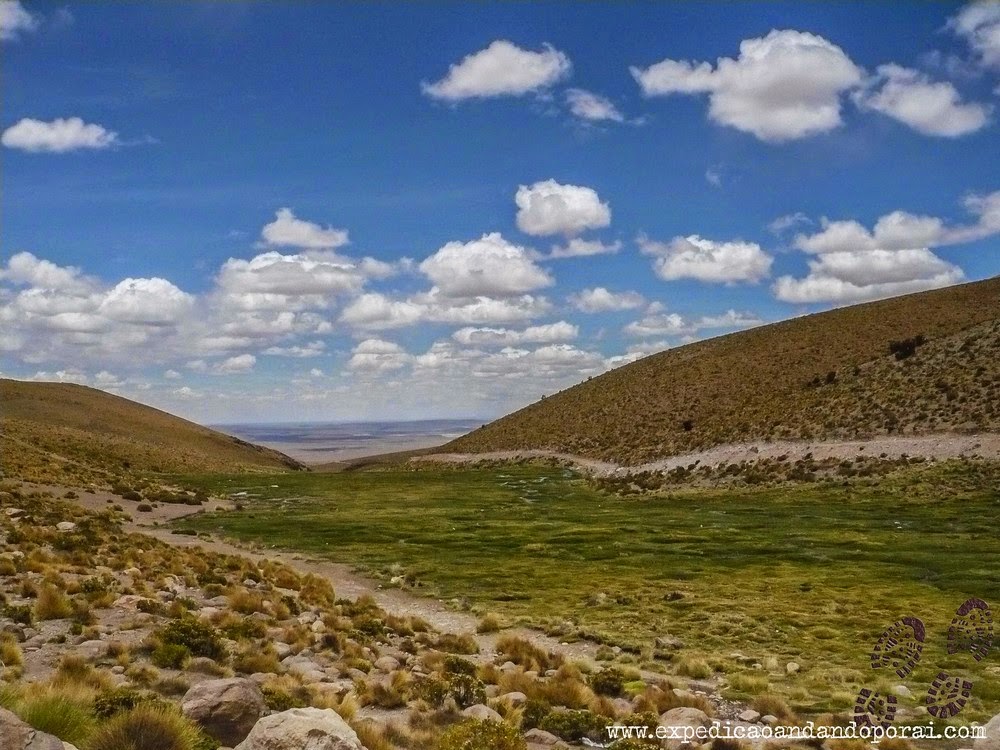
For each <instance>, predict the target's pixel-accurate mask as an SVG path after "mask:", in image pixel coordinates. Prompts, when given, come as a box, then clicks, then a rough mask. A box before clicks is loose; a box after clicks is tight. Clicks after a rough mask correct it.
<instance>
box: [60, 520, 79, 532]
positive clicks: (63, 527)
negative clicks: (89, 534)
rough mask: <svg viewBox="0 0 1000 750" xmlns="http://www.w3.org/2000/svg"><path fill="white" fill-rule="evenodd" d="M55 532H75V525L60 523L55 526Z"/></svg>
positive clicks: (67, 522) (68, 522)
mask: <svg viewBox="0 0 1000 750" xmlns="http://www.w3.org/2000/svg"><path fill="white" fill-rule="evenodd" d="M56 530H57V531H61V532H63V533H67V532H69V531H75V530H76V524H75V523H73V522H72V521H60V522H59V523H57V524H56Z"/></svg>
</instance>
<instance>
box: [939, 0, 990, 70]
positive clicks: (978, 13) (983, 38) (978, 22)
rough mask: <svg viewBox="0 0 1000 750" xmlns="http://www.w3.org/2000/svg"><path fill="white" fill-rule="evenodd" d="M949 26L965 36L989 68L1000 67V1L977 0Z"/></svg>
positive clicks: (981, 60) (963, 9)
mask: <svg viewBox="0 0 1000 750" xmlns="http://www.w3.org/2000/svg"><path fill="white" fill-rule="evenodd" d="M949 26H950V27H951V28H952V30H954V31H955V33H957V34H958V35H959V36H962V37H964V38H965V40H966V41H967V42H968V43H969V46H970V47H971V48H972V51H973V52H974V53H975V54H976V56H977V58H978V60H979V61H980V62H981V63H982V64H983V65H984V66H985V67H989V68H1000V3H998V2H996V0H977V2H972V3H969V4H968V5H966V6H965V7H964V8H962V10H961V11H959V13H958V15H956V16H955V17H954V18H952V19H951V21H950V22H949Z"/></svg>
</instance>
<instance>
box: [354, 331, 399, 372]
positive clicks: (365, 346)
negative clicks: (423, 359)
mask: <svg viewBox="0 0 1000 750" xmlns="http://www.w3.org/2000/svg"><path fill="white" fill-rule="evenodd" d="M411 360H412V357H411V356H410V355H409V354H407V353H406V351H405V350H404V349H403V347H401V346H400V345H399V344H394V343H392V342H391V341H383V340H382V339H365V340H364V341H362V342H361V343H359V344H358V345H357V346H355V347H354V351H353V352H352V354H351V359H350V360H349V361H348V363H347V367H348V369H350V370H360V371H363V372H391V371H393V370H399V369H402V368H403V367H405V366H406V365H407V364H409V363H410V361H411Z"/></svg>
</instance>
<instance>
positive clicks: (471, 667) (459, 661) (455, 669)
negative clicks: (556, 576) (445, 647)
mask: <svg viewBox="0 0 1000 750" xmlns="http://www.w3.org/2000/svg"><path fill="white" fill-rule="evenodd" d="M444 671H445V672H447V673H448V674H467V675H470V676H473V677H474V676H475V674H476V665H475V663H473V662H471V661H469V660H468V659H463V658H462V657H461V656H455V655H454V654H448V655H447V656H446V657H444Z"/></svg>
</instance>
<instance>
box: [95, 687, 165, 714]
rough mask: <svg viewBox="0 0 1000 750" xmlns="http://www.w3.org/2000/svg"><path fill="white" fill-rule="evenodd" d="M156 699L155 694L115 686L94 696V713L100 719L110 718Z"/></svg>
mask: <svg viewBox="0 0 1000 750" xmlns="http://www.w3.org/2000/svg"><path fill="white" fill-rule="evenodd" d="M155 700H157V699H156V697H155V696H153V695H150V694H149V693H144V692H142V691H140V690H135V689H134V688H128V687H119V688H113V689H111V690H105V691H104V692H103V693H100V694H99V695H98V696H97V697H96V698H94V715H95V716H97V718H99V719H110V718H111V717H112V716H115V715H117V714H120V713H121V712H123V711H131V710H132V709H133V708H136V707H137V706H139V705H141V704H143V703H149V702H150V701H155Z"/></svg>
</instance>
